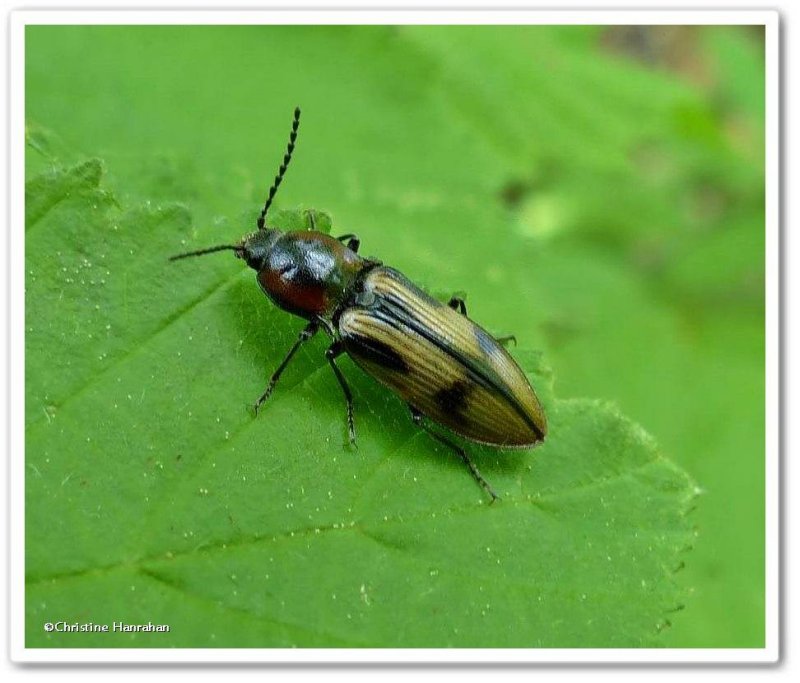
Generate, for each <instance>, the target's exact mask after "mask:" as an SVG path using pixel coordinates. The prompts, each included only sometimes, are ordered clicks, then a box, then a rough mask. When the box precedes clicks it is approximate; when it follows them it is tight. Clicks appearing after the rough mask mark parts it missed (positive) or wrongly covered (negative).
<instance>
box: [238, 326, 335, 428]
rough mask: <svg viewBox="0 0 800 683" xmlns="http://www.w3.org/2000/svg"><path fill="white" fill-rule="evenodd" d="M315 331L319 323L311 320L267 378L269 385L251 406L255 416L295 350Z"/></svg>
mask: <svg viewBox="0 0 800 683" xmlns="http://www.w3.org/2000/svg"><path fill="white" fill-rule="evenodd" d="M317 330H319V323H318V322H317V321H316V320H312V321H311V322H310V323H308V325H306V326H305V328H304V329H303V331H302V332H301V333H300V336H299V337H298V338H297V341H296V342H295V343H294V346H292V348H291V349H290V350H289V353H287V354H286V358H284V359H283V362H282V363H281V364H280V365H279V366H278V369H277V370H276V371H275V372H273V373H272V377H270V378H269V384H268V385H267V388H266V389H265V390H264V393H263V394H261V396H260V397H259V399H258V401H256V404H255V406H253V408H254V410H255V413H256V415H258V409H259V408H260V407H261V404H262V403H264V401H266V400H267V399H268V398H269V396H270V394H271V393H272V390H273V389H274V388H275V385H276V384H277V383H278V380H279V379H280V377H281V373H282V372H283V371H284V369H285V368H286V366H287V365H289V361H290V360H292V356H294V354H295V353H297V349H299V348H300V347H301V346H302V345H303V343H304V342H307V341H308V340H309V339H311V337H313V336H314V335H315V334H316V333H317Z"/></svg>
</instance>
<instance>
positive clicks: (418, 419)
mask: <svg viewBox="0 0 800 683" xmlns="http://www.w3.org/2000/svg"><path fill="white" fill-rule="evenodd" d="M408 407H409V409H410V410H411V419H412V420H413V421H414V424H415V425H417V426H418V427H420V428H422V429H424V430H425V431H426V432H427V433H428V434H430V435H431V436H432V437H433V438H434V439H436V440H437V441H438V442H439V443H443V444H444V445H445V446H448V447H449V448H451V449H452V450H453V451H455V452H456V453H457V454H458V457H459V458H461V459H462V460H463V461H464V464H465V465H466V466H467V467H469V471H470V473H471V474H472V476H473V477H474V478H475V481H477V482H478V483H479V484H480V485H481V487H482V488H483V490H484V491H486V493H488V494H489V495H490V496H491V497H492V500H491V503H494V501H496V500H498V499H499V498H500V496H498V495H497V494H496V493H495V492H494V490H493V489H492V487H491V486H490V485H489V482H488V481H486V480H485V479H484V478H483V475H482V474H481V473H480V470H478V468H477V467H476V466H475V463H474V462H472V460H470V459H469V456H468V455H467V453H466V451H465V450H464V449H463V448H461V447H460V446H457V445H456V444H454V443H453V442H452V441H450V439H448V438H447V437H446V436H442V435H441V434H439V433H438V432H435V431H434V430H433V429H432V428H431V427H430V426H429V425H428V424H426V423H425V419H424V418H423V416H422V413H420V412H419V411H418V410H417V409H416V408H414V406H412V405H409V406H408ZM491 503H490V505H491Z"/></svg>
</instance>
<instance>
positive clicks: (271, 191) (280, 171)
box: [256, 107, 300, 230]
mask: <svg viewBox="0 0 800 683" xmlns="http://www.w3.org/2000/svg"><path fill="white" fill-rule="evenodd" d="M299 126H300V107H295V108H294V121H292V132H291V133H289V144H288V145H287V146H286V154H284V155H283V163H282V164H281V167H280V168H279V169H278V175H276V176H275V180H274V181H273V183H272V187H270V188H269V195H268V196H267V201H266V203H265V204H264V208H263V209H262V210H261V215H260V216H259V217H258V220H257V221H256V225H258V229H259V230H263V229H264V224H265V218H264V217H265V216H266V215H267V211H268V210H269V207H270V205H271V204H272V199H273V198H274V197H275V193H276V192H277V191H278V187H279V186H280V184H281V180H283V176H284V174H285V173H286V169H287V167H288V166H289V162H290V161H291V160H292V152H294V143H295V140H297V128H298V127H299Z"/></svg>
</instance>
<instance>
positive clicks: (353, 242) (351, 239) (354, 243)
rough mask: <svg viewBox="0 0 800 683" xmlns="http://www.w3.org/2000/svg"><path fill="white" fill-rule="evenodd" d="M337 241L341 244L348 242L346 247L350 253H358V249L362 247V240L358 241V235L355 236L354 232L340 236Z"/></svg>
mask: <svg viewBox="0 0 800 683" xmlns="http://www.w3.org/2000/svg"><path fill="white" fill-rule="evenodd" d="M336 239H337V240H339V241H340V242H344V241H345V240H347V244H345V245H344V246H346V247H347V248H348V249H349V250H350V251H354V252H356V253H358V248H359V247H360V246H361V240H360V239H358V235H354V234H353V233H352V232H348V233H347V234H346V235H339V237H337V238H336Z"/></svg>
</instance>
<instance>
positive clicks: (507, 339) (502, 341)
mask: <svg viewBox="0 0 800 683" xmlns="http://www.w3.org/2000/svg"><path fill="white" fill-rule="evenodd" d="M496 339H497V342H498V343H499V344H502V345H503V346H505V345H506V344H508V342H514V346H516V345H517V338H516V337H515V336H514V335H513V334H507V335H506V336H505V337H497V338H496Z"/></svg>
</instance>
